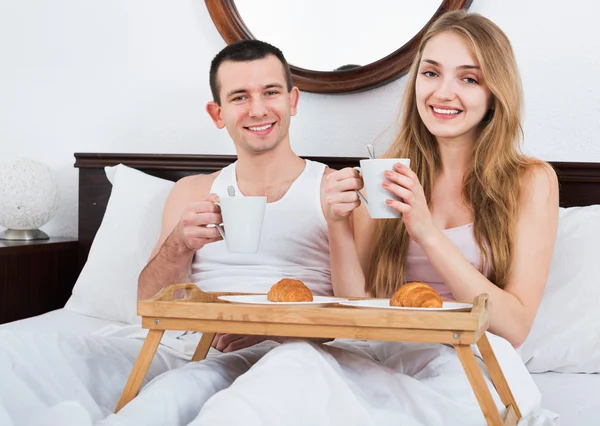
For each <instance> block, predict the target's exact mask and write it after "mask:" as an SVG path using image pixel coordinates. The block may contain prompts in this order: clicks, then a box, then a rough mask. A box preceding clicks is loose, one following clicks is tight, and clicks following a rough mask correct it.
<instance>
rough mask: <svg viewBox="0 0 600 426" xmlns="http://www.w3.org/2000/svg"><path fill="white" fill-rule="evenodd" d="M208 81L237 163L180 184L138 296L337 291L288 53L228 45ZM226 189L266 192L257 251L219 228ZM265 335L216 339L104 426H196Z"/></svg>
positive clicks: (258, 353)
mask: <svg viewBox="0 0 600 426" xmlns="http://www.w3.org/2000/svg"><path fill="white" fill-rule="evenodd" d="M210 85H211V90H212V94H213V101H211V102H209V103H208V105H207V107H206V109H207V112H208V114H209V115H210V117H211V119H212V120H213V122H214V123H215V125H216V126H217V127H218V128H219V129H223V128H225V129H227V132H228V133H229V135H230V137H231V139H232V141H233V143H234V145H235V148H236V152H237V161H236V163H234V164H232V165H230V166H228V167H226V168H224V169H223V170H221V171H219V172H217V173H213V174H211V175H196V176H190V177H186V178H184V179H181V180H180V181H178V182H177V184H176V185H175V186H174V188H173V190H172V192H171V194H170V196H169V198H168V200H167V202H166V205H165V209H164V214H163V230H162V233H161V236H160V239H159V242H158V244H157V246H156V248H155V250H154V252H153V254H152V256H151V260H150V262H149V263H148V265H147V266H146V268H145V269H144V270H143V271H142V273H141V274H140V278H139V285H138V297H139V298H140V299H144V298H148V297H151V296H152V295H154V294H155V293H157V292H158V291H159V290H160V289H161V288H162V287H164V286H165V285H168V284H170V283H176V282H184V281H188V280H191V281H193V282H195V283H196V284H197V285H198V287H200V288H201V289H203V290H205V291H240V292H257V293H266V292H268V290H269V289H270V287H271V286H272V285H273V284H274V283H275V282H277V281H278V280H279V279H281V278H283V277H292V278H296V279H300V280H302V281H304V282H305V283H306V284H307V286H309V288H311V290H312V291H313V293H315V294H321V295H327V294H332V288H331V277H330V272H329V245H328V238H327V224H326V222H325V218H324V215H323V210H322V204H321V201H320V193H321V189H322V186H323V179H322V178H323V176H324V175H325V174H328V170H327V169H326V167H325V165H323V164H320V163H315V162H310V161H305V160H303V159H301V158H300V157H298V156H297V155H296V154H295V153H294V152H293V151H292V149H291V146H290V139H289V124H290V119H291V116H293V115H295V114H296V109H297V105H298V97H299V91H298V89H297V88H296V87H293V86H292V81H291V73H290V71H289V66H288V64H287V62H286V60H285V58H284V56H283V54H282V53H281V51H279V49H277V48H275V47H273V46H271V45H269V44H267V43H264V42H261V41H257V40H247V41H241V42H238V43H235V44H232V45H230V46H227V47H226V48H225V49H223V50H222V51H221V52H220V53H218V54H217V55H216V57H215V58H214V59H213V61H212V64H211V70H210ZM228 186H233V187H234V188H235V189H236V193H239V196H266V197H267V206H266V208H265V218H264V224H263V230H262V236H261V241H260V247H259V250H258V252H257V253H251V254H239V253H229V252H228V251H227V248H226V246H225V244H224V242H223V241H221V237H220V235H219V233H218V231H217V229H216V228H215V227H214V225H216V224H220V223H221V222H222V218H221V214H220V209H219V207H218V205H217V204H215V202H217V201H218V197H219V196H225V195H226V188H227V187H228ZM241 214H243V212H242V213H241ZM190 271H191V274H190ZM267 339H269V340H274V339H273V338H267V337H265V336H244V335H231V334H221V335H217V336H216V337H215V340H214V342H213V347H215V348H216V349H217V350H218V351H221V352H223V353H224V354H223V355H218V353H217V355H218V356H215V353H212V357H211V354H209V357H208V359H206V360H204V361H201V362H198V363H190V364H188V365H186V366H185V367H183V368H180V369H177V370H173V371H170V372H167V373H165V374H163V375H162V376H160V377H158V378H157V379H155V380H154V381H153V382H152V383H150V384H149V385H148V386H147V387H146V389H144V390H143V391H142V392H141V393H140V395H139V396H138V397H137V398H136V399H134V400H133V401H132V402H130V403H129V404H128V405H126V406H125V407H124V408H123V409H122V410H121V411H120V412H119V413H118V414H116V415H114V416H111V417H109V418H107V419H106V420H105V421H104V422H101V424H103V425H107V424H130V423H128V422H127V421H128V420H130V421H131V424H144V425H153V424H156V425H162V424H181V425H185V424H187V423H189V422H190V421H192V420H193V418H194V417H195V416H196V415H197V414H198V413H199V411H200V408H201V407H202V405H203V404H204V402H205V401H206V400H207V399H208V398H210V397H211V396H212V395H213V394H214V393H216V392H217V391H219V390H221V389H224V388H226V387H227V386H229V385H230V384H231V383H232V382H233V380H235V379H236V378H237V377H239V375H241V374H243V373H244V372H246V371H247V370H248V369H249V368H250V367H251V366H252V365H253V364H254V363H255V362H257V361H258V360H259V359H260V358H261V357H262V356H263V355H264V354H266V353H267V352H268V351H269V350H270V349H271V348H272V347H273V346H274V345H275V344H276V343H274V342H272V341H271V342H264V343H261V342H263V341H264V340H267ZM279 340H280V339H279ZM257 343H258V345H257ZM233 351H236V352H235V353H231V354H230V353H228V352H233Z"/></svg>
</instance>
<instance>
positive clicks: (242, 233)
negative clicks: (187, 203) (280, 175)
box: [217, 196, 267, 253]
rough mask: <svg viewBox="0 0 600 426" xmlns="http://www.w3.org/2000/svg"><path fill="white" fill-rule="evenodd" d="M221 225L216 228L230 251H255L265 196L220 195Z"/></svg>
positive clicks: (265, 202)
mask: <svg viewBox="0 0 600 426" xmlns="http://www.w3.org/2000/svg"><path fill="white" fill-rule="evenodd" d="M217 204H218V205H219V206H220V207H221V216H223V225H224V227H225V229H223V226H222V225H217V230H218V231H219V233H220V234H221V236H222V237H223V240H225V243H226V244H227V250H229V251H230V252H232V253H255V252H256V251H257V250H258V245H259V243H260V234H261V232H262V226H263V221H264V217H265V206H266V204H267V197H243V196H236V197H222V198H221V200H220V201H219V203H217Z"/></svg>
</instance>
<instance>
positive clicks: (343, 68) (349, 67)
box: [334, 64, 360, 71]
mask: <svg viewBox="0 0 600 426" xmlns="http://www.w3.org/2000/svg"><path fill="white" fill-rule="evenodd" d="M354 68H360V65H355V64H348V65H342V66H341V67H337V68H336V69H334V71H347V70H351V69H354Z"/></svg>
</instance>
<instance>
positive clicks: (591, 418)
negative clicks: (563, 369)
mask: <svg viewBox="0 0 600 426" xmlns="http://www.w3.org/2000/svg"><path fill="white" fill-rule="evenodd" d="M532 377H533V380H534V382H535V383H536V385H537V386H538V388H539V389H540V391H541V393H542V405H543V406H544V407H545V408H547V409H549V410H551V411H553V412H555V413H558V414H559V415H560V424H561V426H598V425H600V396H598V394H599V393H600V374H565V373H552V372H548V373H541V374H532Z"/></svg>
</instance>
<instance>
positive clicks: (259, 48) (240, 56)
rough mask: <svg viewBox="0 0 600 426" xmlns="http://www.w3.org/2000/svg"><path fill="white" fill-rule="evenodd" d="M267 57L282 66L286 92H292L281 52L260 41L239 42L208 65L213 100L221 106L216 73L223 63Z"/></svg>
mask: <svg viewBox="0 0 600 426" xmlns="http://www.w3.org/2000/svg"><path fill="white" fill-rule="evenodd" d="M268 55H273V56H275V57H276V58H277V59H279V61H280V62H281V64H282V65H283V69H284V72H285V82H286V84H287V90H288V92H289V91H291V90H292V73H291V71H290V66H289V65H288V63H287V61H286V60H285V57H284V56H283V53H282V52H281V50H279V49H278V48H276V47H275V46H272V45H270V44H269V43H265V42H264V41H260V40H240V41H237V42H235V43H232V44H230V45H229V46H227V47H225V48H224V49H223V50H221V51H220V52H219V53H217V55H216V56H215V57H214V58H213V60H212V62H211V63H210V76H209V78H210V91H211V92H212V96H213V100H214V101H215V102H216V103H217V104H218V105H221V97H220V96H219V90H220V87H219V84H218V82H217V71H218V70H219V67H220V66H221V64H222V63H223V62H224V61H234V62H246V61H255V60H257V59H263V58H265V57H267V56H268Z"/></svg>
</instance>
